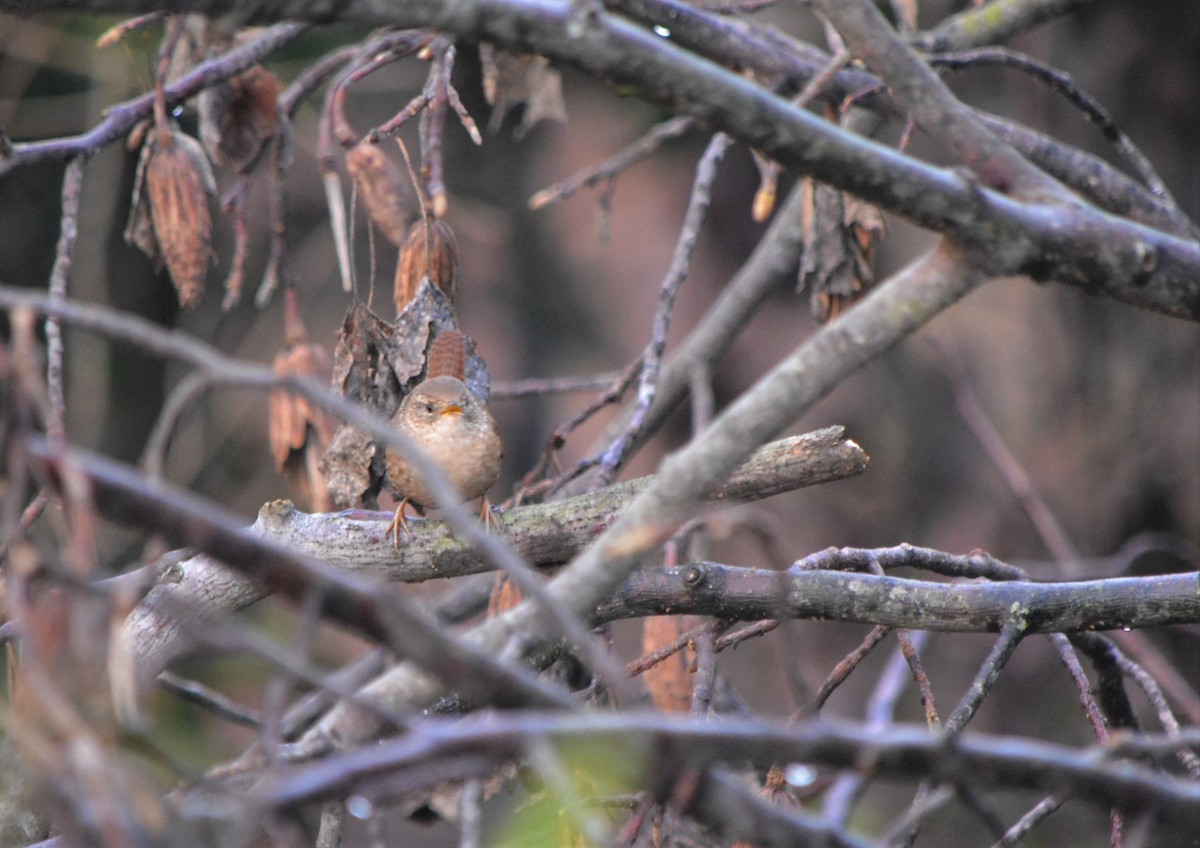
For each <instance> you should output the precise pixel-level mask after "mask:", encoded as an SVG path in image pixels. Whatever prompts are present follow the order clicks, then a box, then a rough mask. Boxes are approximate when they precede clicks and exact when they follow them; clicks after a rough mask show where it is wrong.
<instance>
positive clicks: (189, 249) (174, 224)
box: [145, 126, 216, 307]
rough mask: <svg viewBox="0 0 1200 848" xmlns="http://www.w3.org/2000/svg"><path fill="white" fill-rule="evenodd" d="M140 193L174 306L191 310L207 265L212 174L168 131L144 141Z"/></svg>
mask: <svg viewBox="0 0 1200 848" xmlns="http://www.w3.org/2000/svg"><path fill="white" fill-rule="evenodd" d="M147 144H150V145H152V147H151V149H150V153H149V159H148V160H147V161H146V170H145V181H146V194H147V196H148V198H149V200H150V219H151V221H152V222H153V224H154V235H155V237H156V238H157V240H158V246H159V249H160V251H161V252H162V258H163V260H164V261H165V262H166V265H167V270H168V271H169V272H170V274H171V282H173V283H174V284H175V290H176V291H177V292H178V293H179V304H180V305H181V306H183V307H190V306H195V305H196V303H197V302H199V300H200V297H201V296H202V295H203V294H204V281H205V278H206V277H207V276H208V266H209V265H210V264H211V263H212V255H213V251H212V213H211V211H210V209H209V200H210V199H211V198H212V196H213V194H214V193H215V189H216V186H215V184H214V182H213V176H212V171H211V170H210V169H209V166H208V160H207V159H206V158H205V157H204V151H203V149H201V147H200V143H199V142H197V141H196V140H195V139H194V138H192V137H191V136H189V135H186V134H185V133H182V132H178V131H177V130H174V129H172V128H170V127H165V126H164V127H160V128H159V129H156V130H155V131H154V132H153V134H152V135H151V136H150V138H149V140H148V141H147Z"/></svg>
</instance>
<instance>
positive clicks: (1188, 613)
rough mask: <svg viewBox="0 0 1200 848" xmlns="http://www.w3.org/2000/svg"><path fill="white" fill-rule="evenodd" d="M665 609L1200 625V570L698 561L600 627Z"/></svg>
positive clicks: (624, 600) (634, 580) (627, 591)
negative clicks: (999, 574)
mask: <svg viewBox="0 0 1200 848" xmlns="http://www.w3.org/2000/svg"><path fill="white" fill-rule="evenodd" d="M666 612H671V613H677V614H690V615H712V616H717V617H719V618H723V619H732V620H740V621H758V620H759V619H763V618H777V617H779V616H789V617H794V618H815V619H828V620H831V621H850V622H858V623H861V624H881V625H886V626H891V627H905V628H909V629H913V630H944V631H951V632H958V633H979V632H988V633H996V632H999V631H1000V630H1002V629H1003V628H1004V627H1005V625H1008V624H1023V626H1024V632H1025V633H1061V632H1071V631H1074V630H1119V629H1130V628H1143V627H1161V626H1163V625H1168V624H1195V623H1198V622H1200V572H1188V573H1185V574H1163V575H1156V576H1153V577H1122V578H1113V579H1108V580H1083V581H1077V582H1068V583H1031V582H1026V581H1006V582H1002V583H933V582H930V581H927V580H908V579H902V578H898V577H879V576H876V575H873V574H853V573H847V572H842V571H800V570H796V569H793V570H791V571H789V572H787V574H786V575H781V574H779V573H777V572H771V571H762V570H759V569H753V568H738V567H735V566H729V565H721V564H718V563H712V562H698V563H691V564H689V565H685V566H681V567H679V568H669V569H653V570H648V571H642V572H638V573H637V574H635V575H633V576H632V577H631V578H630V579H629V581H628V582H626V584H625V585H624V586H622V587H621V589H620V590H619V591H618V592H617V593H616V594H615V595H614V596H613V597H612V599H611V600H609V601H608V602H606V603H604V604H602V605H600V606H599V607H598V608H597V609H596V613H595V620H596V622H597V623H599V622H602V621H611V620H613V619H618V618H630V617H641V616H647V615H662V614H664V613H666Z"/></svg>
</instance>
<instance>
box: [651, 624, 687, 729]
mask: <svg viewBox="0 0 1200 848" xmlns="http://www.w3.org/2000/svg"><path fill="white" fill-rule="evenodd" d="M683 633H684V616H679V615H654V616H650V617H648V618H646V619H645V620H643V622H642V653H643V654H649V653H652V652H654V651H657V650H659V649H660V648H663V647H665V646H667V645H669V644H671V643H672V642H674V641H675V640H676V639H678V638H679V637H680V636H681V635H683ZM688 654H689V651H688V649H687V648H684V649H683V650H682V651H678V652H677V653H674V654H672V655H671V656H669V657H667V658H666V659H665V660H663V661H662V662H660V663H659V664H658V665H656V666H654V667H653V668H649V669H647V670H646V671H645V672H643V673H642V679H643V680H645V681H646V688H647V689H649V690H650V697H651V698H652V699H653V700H654V706H656V707H658V708H659V709H660V710H662V711H663V712H668V713H686V712H688V711H689V710H690V709H691V708H692V676H691V672H690V671H689V668H688V666H689V662H690V661H689V659H688Z"/></svg>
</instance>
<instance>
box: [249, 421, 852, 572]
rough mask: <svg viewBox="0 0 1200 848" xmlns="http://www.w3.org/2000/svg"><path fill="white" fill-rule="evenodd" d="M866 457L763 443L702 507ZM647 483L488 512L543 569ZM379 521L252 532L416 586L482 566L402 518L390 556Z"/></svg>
mask: <svg viewBox="0 0 1200 848" xmlns="http://www.w3.org/2000/svg"><path fill="white" fill-rule="evenodd" d="M866 463H867V456H866V454H865V453H864V452H863V450H862V448H860V447H859V446H858V445H857V444H855V443H854V442H853V441H851V440H849V439H846V438H843V436H842V428H841V427H827V428H825V429H824V430H818V431H816V432H814V433H808V434H806V435H803V436H793V437H791V438H788V439H783V440H781V441H778V442H773V443H771V444H769V445H766V446H765V447H763V448H762V449H761V450H759V451H756V452H755V454H754V455H753V456H751V457H750V459H748V460H747V461H746V463H745V464H744V465H742V467H741V468H739V469H738V470H737V471H736V472H735V473H734V475H733V476H732V477H731V478H730V479H729V480H728V481H727V482H726V483H725V484H723V485H722V486H720V487H719V488H718V489H717V490H716V491H714V492H713V493H711V494H710V495H709V496H708V497H707V498H706V500H708V501H709V502H711V503H713V504H728V503H742V502H748V501H755V500H761V499H762V498H767V497H771V496H772V495H777V494H780V493H782V492H788V491H792V490H794V489H799V488H803V487H805V486H812V485H816V484H818V483H825V482H829V481H831V480H838V479H842V478H844V477H851V476H854V475H856V474H860V473H862V471H863V470H865V468H866ZM653 481H654V478H653V477H641V478H638V479H636V480H629V481H627V482H624V483H617V484H615V485H612V486H609V487H607V488H604V489H601V490H599V491H597V492H594V493H591V494H587V495H580V496H578V497H574V498H568V499H566V500H562V501H555V502H553V503H545V504H533V505H531V506H522V507H517V508H515V509H512V510H509V511H508V512H505V513H499V514H496V515H495V516H494V517H495V519H496V524H497V528H498V531H499V532H500V533H501V534H502V535H503V536H504V537H505V539H506V540H507V541H508V542H509V544H510V545H511V546H512V548H513V550H514V551H516V552H517V553H518V554H519V555H520V556H521V557H522V558H523V559H525V560H526V561H527V562H529V563H531V564H533V565H539V566H547V565H558V564H561V563H564V562H567V561H568V560H570V559H571V557H573V556H575V555H576V554H577V553H579V551H580V550H582V549H583V547H584V546H586V545H587V544H588V543H589V542H590V541H591V540H592V539H594V538H595V536H596V534H597V533H598V532H599V531H601V530H603V529H604V528H605V527H607V526H608V525H609V524H611V523H612V521H613V519H614V518H616V517H617V516H618V515H619V514H620V513H621V511H622V510H623V509H625V507H627V506H628V505H629V503H630V502H631V501H632V500H633V499H634V498H635V497H636V496H637V495H639V494H640V493H641V492H643V491H645V490H646V489H647V488H648V487H649V486H650V485H651V484H652V483H653ZM391 517H392V516H391V513H387V515H386V519H385V520H383V521H381V520H378V519H377V518H376V517H374V516H372V517H371V518H369V519H365V520H364V519H357V518H355V517H342V516H338V515H310V514H308V513H304V512H300V511H298V510H294V509H287V508H286V507H282V508H281V507H280V506H278V505H270V504H269V505H268V506H267V507H265V508H264V509H263V511H262V512H261V513H260V514H259V518H258V521H257V522H255V527H256V529H258V530H259V531H260V532H262V533H264V534H265V535H267V536H270V537H271V538H273V539H275V540H276V541H278V542H280V543H281V544H284V545H286V546H287V547H289V548H291V549H293V550H296V551H299V552H302V553H305V554H308V555H311V556H315V557H320V558H321V559H323V560H324V561H326V562H329V563H332V564H335V565H339V566H341V567H343V568H349V569H353V570H361V571H369V572H372V573H377V574H379V575H381V576H383V577H386V578H387V579H389V580H405V581H420V580H430V579H433V578H438V577H461V576H463V575H467V574H476V573H479V572H481V571H491V570H493V566H491V565H490V564H489V563H488V562H487V561H486V560H485V559H483V558H482V557H480V556H479V553H478V551H476V550H474V549H473V548H472V547H471V545H470V544H469V543H467V542H465V541H464V540H462V539H460V538H457V537H455V535H454V534H453V532H451V530H450V529H449V528H448V527H447V526H446V525H445V524H444V523H443V522H441V521H420V520H410V522H409V524H410V527H411V528H412V535H411V536H410V537H409V539H408V540H407V541H406V542H405V543H404V544H403V545H402V546H401V547H400V548H399V549H395V548H393V547H392V545H391V544H390V543H389V542H388V539H387V538H386V537H385V533H384V525H385V524H386V521H387V520H390V519H391Z"/></svg>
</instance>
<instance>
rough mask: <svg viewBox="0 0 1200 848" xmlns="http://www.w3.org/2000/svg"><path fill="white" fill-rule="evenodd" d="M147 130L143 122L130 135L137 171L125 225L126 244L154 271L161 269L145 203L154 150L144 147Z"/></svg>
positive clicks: (158, 250)
mask: <svg viewBox="0 0 1200 848" xmlns="http://www.w3.org/2000/svg"><path fill="white" fill-rule="evenodd" d="M149 128H150V123H149V122H148V121H143V122H141V123H139V124H138V125H137V126H135V127H134V128H133V130H132V131H130V134H129V149H130V150H137V149H139V148H140V149H141V153H140V154H139V156H138V165H137V171H136V172H135V173H134V177H133V195H132V197H130V200H129V220H128V221H127V222H126V224H125V242H126V243H127V244H132V245H133V246H134V247H137V248H138V249H140V250H141V251H142V253H144V254H146V256H147V257H148V258H149V259H150V262H151V263H152V264H153V265H154V270H155V271H161V270H162V267H163V256H162V249H161V248H160V247H159V245H158V236H156V235H155V234H154V222H153V221H152V220H151V219H150V203H149V201H148V200H147V199H146V165H147V163H148V162H149V161H150V154H151V151H152V149H153V146H152V145H150V144H146V143H145V141H146V132H147V130H148V129H149Z"/></svg>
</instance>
